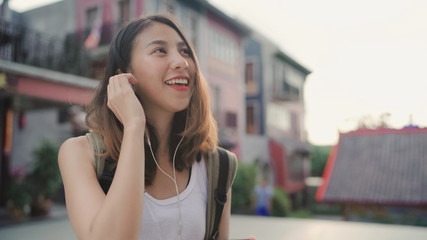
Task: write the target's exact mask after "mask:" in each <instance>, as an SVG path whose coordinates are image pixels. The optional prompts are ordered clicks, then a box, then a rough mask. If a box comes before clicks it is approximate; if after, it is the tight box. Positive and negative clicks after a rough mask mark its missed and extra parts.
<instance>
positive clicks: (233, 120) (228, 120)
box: [225, 112, 237, 128]
mask: <svg viewBox="0 0 427 240" xmlns="http://www.w3.org/2000/svg"><path fill="white" fill-rule="evenodd" d="M225 125H226V126H227V127H230V128H236V127H237V114H236V113H234V112H227V114H226V116H225Z"/></svg>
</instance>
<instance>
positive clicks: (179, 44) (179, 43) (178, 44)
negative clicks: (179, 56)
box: [176, 42, 187, 48]
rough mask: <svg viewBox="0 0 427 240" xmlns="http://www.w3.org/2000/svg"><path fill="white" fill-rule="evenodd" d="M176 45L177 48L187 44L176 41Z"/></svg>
mask: <svg viewBox="0 0 427 240" xmlns="http://www.w3.org/2000/svg"><path fill="white" fill-rule="evenodd" d="M176 45H177V46H178V48H181V47H186V46H187V44H185V42H178V43H177V44H176Z"/></svg>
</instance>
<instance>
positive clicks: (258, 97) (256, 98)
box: [244, 37, 265, 135]
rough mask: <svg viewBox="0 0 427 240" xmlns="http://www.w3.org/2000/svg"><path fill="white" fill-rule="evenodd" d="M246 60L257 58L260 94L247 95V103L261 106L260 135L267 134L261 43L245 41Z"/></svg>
mask: <svg viewBox="0 0 427 240" xmlns="http://www.w3.org/2000/svg"><path fill="white" fill-rule="evenodd" d="M244 48H245V59H248V58H251V57H253V58H256V59H257V63H258V64H257V65H256V67H257V69H256V70H257V71H256V80H258V86H259V87H258V92H257V94H255V95H249V96H248V95H246V103H248V102H258V106H259V113H260V115H259V119H258V120H259V135H264V134H265V116H264V113H265V111H264V107H265V104H264V100H263V99H264V98H263V95H264V94H263V93H264V90H263V89H264V86H263V67H262V63H263V61H262V46H261V43H259V42H258V41H256V40H255V39H253V38H252V37H248V38H246V40H245V46H244Z"/></svg>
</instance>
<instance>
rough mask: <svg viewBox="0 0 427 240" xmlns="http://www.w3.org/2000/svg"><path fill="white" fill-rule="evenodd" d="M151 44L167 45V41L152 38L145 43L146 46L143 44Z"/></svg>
mask: <svg viewBox="0 0 427 240" xmlns="http://www.w3.org/2000/svg"><path fill="white" fill-rule="evenodd" d="M151 45H167V42H166V41H163V40H154V41H151V42H149V43H148V44H147V46H145V47H149V46H151Z"/></svg>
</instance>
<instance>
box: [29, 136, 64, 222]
mask: <svg viewBox="0 0 427 240" xmlns="http://www.w3.org/2000/svg"><path fill="white" fill-rule="evenodd" d="M58 150H59V148H58V147H57V146H56V145H55V144H53V143H52V142H50V141H48V140H43V141H42V142H41V144H40V146H39V147H37V148H36V149H34V151H33V156H34V158H35V159H34V161H33V169H32V172H31V173H30V174H29V176H28V180H29V183H30V185H29V186H30V191H31V195H32V202H31V215H32V216H46V215H48V214H49V212H50V208H51V205H52V197H53V196H55V194H56V193H57V192H58V189H59V188H60V187H61V186H62V181H61V174H60V172H59V168H58V160H57V157H58Z"/></svg>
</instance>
